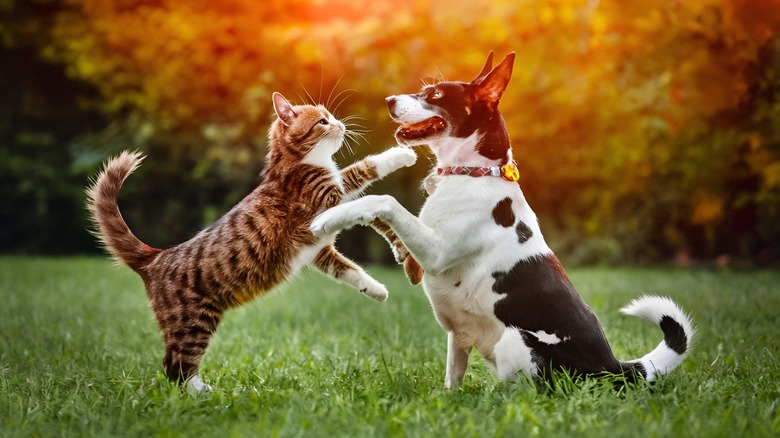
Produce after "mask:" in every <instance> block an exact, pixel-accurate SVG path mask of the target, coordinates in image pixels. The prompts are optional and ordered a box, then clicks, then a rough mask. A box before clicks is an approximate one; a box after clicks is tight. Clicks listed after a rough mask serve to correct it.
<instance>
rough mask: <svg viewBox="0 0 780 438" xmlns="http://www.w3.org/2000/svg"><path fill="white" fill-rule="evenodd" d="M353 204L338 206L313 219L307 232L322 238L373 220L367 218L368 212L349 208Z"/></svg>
mask: <svg viewBox="0 0 780 438" xmlns="http://www.w3.org/2000/svg"><path fill="white" fill-rule="evenodd" d="M353 202H354V201H353ZM353 202H348V203H346V204H342V205H338V206H336V207H333V208H331V209H329V210H327V211H325V212H324V213H322V214H320V215H319V216H317V217H315V218H314V220H313V221H312V222H311V225H309V231H311V232H312V234H314V235H315V236H317V237H322V236H326V235H328V234H333V233H337V232H339V231H341V230H343V229H346V228H351V227H353V226H355V225H357V224H367V223H369V222H371V221H372V220H374V218H373V217H369V214H368V212H366V211H359V210H355V209H354V208H351V204H352V203H353Z"/></svg>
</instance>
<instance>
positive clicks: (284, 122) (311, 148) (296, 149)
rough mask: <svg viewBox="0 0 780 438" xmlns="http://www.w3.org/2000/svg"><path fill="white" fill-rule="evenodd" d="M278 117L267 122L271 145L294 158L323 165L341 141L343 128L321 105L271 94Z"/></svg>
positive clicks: (329, 160)
mask: <svg viewBox="0 0 780 438" xmlns="http://www.w3.org/2000/svg"><path fill="white" fill-rule="evenodd" d="M273 102H274V110H275V111H276V116H277V117H278V119H277V120H276V121H275V122H274V124H273V125H272V126H271V132H270V137H271V140H272V142H271V143H272V145H271V147H273V148H280V149H281V150H279V151H277V152H280V153H282V154H283V155H284V156H286V157H288V158H291V159H294V160H296V161H301V162H305V163H308V164H314V165H318V166H323V167H325V166H327V165H329V163H331V162H332V160H331V157H332V156H333V154H335V153H336V152H337V151H338V150H339V149H340V148H341V145H342V143H343V142H344V134H345V133H346V131H347V129H346V127H345V126H344V124H343V123H342V122H341V121H339V120H338V119H336V118H335V117H333V115H332V114H331V113H330V112H328V110H327V109H325V107H324V106H322V105H317V106H314V105H293V104H291V103H290V102H289V101H287V99H285V98H284V96H282V95H281V94H279V93H274V94H273Z"/></svg>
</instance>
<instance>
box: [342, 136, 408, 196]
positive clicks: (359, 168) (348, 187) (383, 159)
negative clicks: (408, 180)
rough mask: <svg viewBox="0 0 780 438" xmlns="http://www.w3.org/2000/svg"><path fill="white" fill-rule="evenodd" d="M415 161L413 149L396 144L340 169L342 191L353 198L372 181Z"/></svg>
mask: <svg viewBox="0 0 780 438" xmlns="http://www.w3.org/2000/svg"><path fill="white" fill-rule="evenodd" d="M416 161H417V155H416V154H415V153H414V151H413V150H411V149H409V148H404V147H398V146H397V147H394V148H390V149H388V150H386V151H384V152H382V153H381V154H378V155H370V156H368V157H366V158H365V159H363V160H361V161H358V162H357V163H355V164H353V165H351V166H349V167H347V168H346V169H344V170H342V171H341V181H342V183H343V184H344V192H345V193H346V194H347V197H348V199H349V198H355V197H357V196H358V195H360V193H361V192H362V191H363V190H365V189H366V188H367V187H368V186H369V185H370V184H371V183H372V182H374V181H376V180H378V179H382V178H384V177H386V176H387V175H388V174H390V173H392V172H394V171H396V170H398V169H400V168H402V167H408V166H411V165H413V164H414V163H415V162H416Z"/></svg>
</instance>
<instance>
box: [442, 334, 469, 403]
mask: <svg viewBox="0 0 780 438" xmlns="http://www.w3.org/2000/svg"><path fill="white" fill-rule="evenodd" d="M468 365H469V349H466V348H463V347H461V346H460V345H459V344H458V342H457V339H456V335H455V333H454V332H447V373H446V374H445V377H444V387H445V388H446V389H455V388H457V387H458V386H460V384H461V383H463V376H465V375H466V368H467V367H468Z"/></svg>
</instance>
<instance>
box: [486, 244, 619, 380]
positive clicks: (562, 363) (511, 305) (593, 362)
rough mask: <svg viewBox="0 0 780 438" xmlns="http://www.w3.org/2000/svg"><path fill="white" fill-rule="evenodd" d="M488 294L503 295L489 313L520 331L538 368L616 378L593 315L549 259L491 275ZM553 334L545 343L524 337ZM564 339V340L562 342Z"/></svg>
mask: <svg viewBox="0 0 780 438" xmlns="http://www.w3.org/2000/svg"><path fill="white" fill-rule="evenodd" d="M493 278H495V283H494V284H493V292H495V293H497V294H500V295H503V297H502V298H501V299H500V300H498V301H497V302H496V304H495V305H494V308H493V311H494V313H495V315H496V317H497V318H498V319H499V320H500V321H501V322H503V323H504V325H506V326H507V327H509V326H512V327H517V328H519V329H522V330H523V331H524V332H523V340H524V341H525V343H526V345H528V346H529V347H530V348H531V349H532V350H533V352H534V354H535V355H537V356H538V357H539V358H540V360H541V362H542V363H543V364H544V365H543V366H540V369H542V368H548V367H552V368H555V369H568V370H571V371H572V372H575V373H582V374H597V373H602V372H604V371H607V372H612V373H622V372H623V369H622V367H621V364H620V362H619V361H618V360H617V358H615V356H614V354H613V353H612V349H611V348H610V346H609V343H608V342H607V338H606V336H605V335H604V331H603V330H602V329H601V325H600V324H599V321H598V319H597V318H596V315H595V314H594V313H593V312H592V311H591V309H590V308H589V307H588V305H587V304H586V303H585V302H584V301H583V300H582V298H581V297H580V295H579V294H578V293H577V291H576V290H575V289H574V286H572V284H571V282H570V281H569V279H568V278H567V277H566V274H565V273H563V270H562V268H561V266H560V262H559V261H558V259H557V257H555V256H554V255H552V254H551V255H548V256H545V257H534V258H531V259H526V260H520V261H518V262H517V263H516V264H515V265H514V266H513V267H512V268H511V269H510V270H509V271H506V272H494V273H493ZM540 330H541V331H545V332H547V333H556V334H557V335H558V337H559V338H561V339H562V340H561V342H559V343H557V344H548V343H545V342H542V341H540V340H539V339H538V338H537V337H535V336H531V335H530V334H529V333H533V332H538V331H540ZM564 339H565V340H564Z"/></svg>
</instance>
